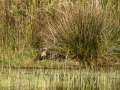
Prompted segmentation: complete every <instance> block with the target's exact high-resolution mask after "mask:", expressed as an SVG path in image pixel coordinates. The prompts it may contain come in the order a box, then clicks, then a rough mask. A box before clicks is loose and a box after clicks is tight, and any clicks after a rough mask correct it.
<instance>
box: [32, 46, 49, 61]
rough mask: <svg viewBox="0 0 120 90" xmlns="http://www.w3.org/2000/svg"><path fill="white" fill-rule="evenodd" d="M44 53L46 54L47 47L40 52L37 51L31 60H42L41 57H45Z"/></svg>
mask: <svg viewBox="0 0 120 90" xmlns="http://www.w3.org/2000/svg"><path fill="white" fill-rule="evenodd" d="M46 54H47V48H43V49H42V52H41V53H39V54H38V55H37V56H36V57H35V58H34V59H33V60H34V61H36V60H43V59H45V57H46Z"/></svg>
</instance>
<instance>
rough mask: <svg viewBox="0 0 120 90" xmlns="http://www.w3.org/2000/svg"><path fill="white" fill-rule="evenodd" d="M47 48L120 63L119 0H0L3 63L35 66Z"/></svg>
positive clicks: (90, 61)
mask: <svg viewBox="0 0 120 90" xmlns="http://www.w3.org/2000/svg"><path fill="white" fill-rule="evenodd" d="M43 47H47V48H48V49H49V50H51V51H54V52H57V53H58V54H59V55H61V56H64V57H65V59H66V60H68V61H79V62H80V63H82V64H84V65H88V66H92V67H93V66H96V65H97V66H109V65H120V1H119V0H0V65H1V66H3V67H4V66H9V67H10V66H15V67H18V66H34V65H33V61H32V59H33V58H34V57H35V55H36V54H37V53H38V52H39V50H41V49H42V48H43ZM48 54H50V51H49V52H48ZM48 59H50V57H48ZM61 60H62V59H61ZM48 62H49V63H50V64H48ZM65 62H66V61H65ZM53 63H55V62H53V61H51V62H50V61H48V60H46V61H42V64H41V63H40V62H38V63H35V65H38V66H39V65H43V66H45V67H47V66H49V65H50V67H51V66H52V65H53ZM60 64H62V63H60V62H56V63H55V64H54V66H56V65H57V66H59V65H60ZM68 64H70V63H68ZM71 64H73V62H71ZM65 65H66V63H65Z"/></svg>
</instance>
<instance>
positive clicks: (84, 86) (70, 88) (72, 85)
mask: <svg viewBox="0 0 120 90" xmlns="http://www.w3.org/2000/svg"><path fill="white" fill-rule="evenodd" d="M0 87H1V88H0V89H3V90H8V89H11V90H14V89H16V90H17V89H20V90H119V89H120V73H119V71H117V70H116V71H108V72H106V71H97V72H95V71H92V70H91V71H89V70H50V69H49V70H46V69H34V70H26V69H4V70H3V69H1V72H0Z"/></svg>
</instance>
